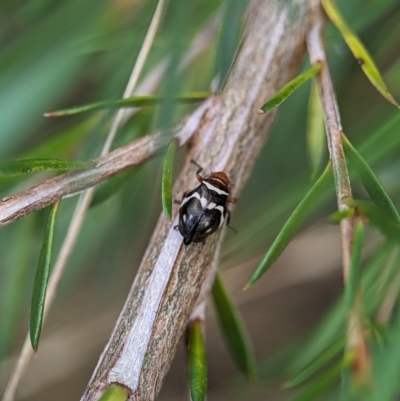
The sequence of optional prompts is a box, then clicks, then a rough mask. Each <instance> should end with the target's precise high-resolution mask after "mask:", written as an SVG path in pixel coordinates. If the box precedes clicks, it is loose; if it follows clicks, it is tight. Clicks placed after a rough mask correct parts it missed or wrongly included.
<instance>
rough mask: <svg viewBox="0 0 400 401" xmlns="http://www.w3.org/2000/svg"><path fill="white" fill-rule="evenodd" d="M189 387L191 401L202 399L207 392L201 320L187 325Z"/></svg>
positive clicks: (200, 400) (202, 400) (201, 400)
mask: <svg viewBox="0 0 400 401" xmlns="http://www.w3.org/2000/svg"><path fill="white" fill-rule="evenodd" d="M189 387H190V394H191V396H192V400H193V401H204V400H205V398H206V392H207V361H206V350H205V344H204V339H203V333H202V324H201V321H199V320H196V321H194V322H192V323H191V325H190V327H189Z"/></svg>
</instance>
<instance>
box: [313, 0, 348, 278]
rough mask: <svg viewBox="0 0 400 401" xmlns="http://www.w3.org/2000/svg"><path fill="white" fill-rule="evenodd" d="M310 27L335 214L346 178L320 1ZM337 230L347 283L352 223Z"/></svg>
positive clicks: (315, 1) (341, 207) (345, 222)
mask: <svg viewBox="0 0 400 401" xmlns="http://www.w3.org/2000/svg"><path fill="white" fill-rule="evenodd" d="M310 6H311V26H310V30H309V32H308V35H307V48H308V52H309V55H310V59H311V63H312V64H315V63H318V62H319V63H320V64H321V72H320V73H319V74H318V76H317V80H318V86H319V91H320V97H321V101H322V107H323V110H324V119H325V126H326V134H327V140H328V148H329V155H330V159H331V161H332V168H333V174H334V177H335V186H336V197H337V204H338V209H339V210H346V209H348V208H349V207H348V206H347V205H346V203H345V202H344V201H345V199H346V198H348V197H351V196H352V194H351V187H350V178H349V174H348V171H347V164H346V159H345V156H344V151H343V146H342V132H343V130H342V124H341V122H340V114H339V107H338V104H337V101H336V96H335V91H334V88H333V85H332V79H331V75H330V72H329V66H328V60H327V56H326V51H325V47H324V41H323V28H324V17H323V14H322V9H321V4H320V0H311V1H310ZM340 230H341V236H342V252H343V277H344V280H345V281H346V280H347V276H348V272H349V266H350V257H351V249H352V244H353V219H352V218H347V219H344V220H342V221H341V223H340Z"/></svg>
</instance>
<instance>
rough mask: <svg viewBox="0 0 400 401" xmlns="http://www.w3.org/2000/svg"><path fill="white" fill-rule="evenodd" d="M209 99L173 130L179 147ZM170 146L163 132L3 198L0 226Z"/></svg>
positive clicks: (196, 125) (207, 104)
mask: <svg viewBox="0 0 400 401" xmlns="http://www.w3.org/2000/svg"><path fill="white" fill-rule="evenodd" d="M212 104H213V99H211V98H210V99H208V100H207V101H206V102H204V103H203V104H202V105H201V106H199V107H198V108H197V109H196V110H195V111H194V112H193V113H192V115H191V116H190V117H189V118H187V119H185V120H184V121H183V122H181V123H179V124H177V125H176V126H175V128H174V129H173V132H175V133H176V134H175V137H176V138H177V140H178V141H179V146H182V145H184V144H185V143H187V141H188V140H189V139H190V138H191V136H192V135H193V134H194V133H195V132H196V130H197V128H198V126H199V124H200V122H201V121H202V119H203V117H204V114H205V113H206V111H207V110H208V109H209V108H210V107H211V106H212ZM165 145H166V142H165V138H164V137H163V136H162V135H161V134H160V133H155V134H153V135H148V136H145V137H143V138H140V139H138V140H136V141H133V142H131V143H130V144H128V145H126V146H123V147H121V148H118V149H116V150H114V151H112V152H111V153H109V154H107V155H105V156H102V157H99V158H98V159H95V160H94V162H95V163H96V167H95V168H93V169H90V170H80V171H73V172H69V173H66V174H62V175H60V176H57V177H54V178H51V179H49V180H47V181H44V182H42V183H40V184H38V185H36V186H35V187H32V188H29V189H27V190H25V191H23V192H20V193H18V194H16V195H13V196H11V197H7V198H4V199H3V200H2V201H0V226H2V225H6V224H9V223H12V222H13V221H15V220H17V219H19V218H21V217H23V216H26V215H27V214H29V213H32V212H35V211H37V210H39V209H42V208H44V207H46V206H48V205H50V204H52V203H54V202H55V201H56V200H58V199H61V198H63V197H65V196H68V195H71V194H72V195H73V194H76V193H79V192H80V191H83V190H85V189H88V188H90V187H93V186H94V185H97V184H99V183H101V182H103V181H105V180H107V179H109V178H111V177H112V176H114V175H115V174H117V173H120V172H122V171H124V170H126V169H128V168H130V167H133V166H136V165H139V164H141V163H143V162H144V161H146V160H147V159H149V158H150V157H152V156H154V155H155V154H157V152H158V151H159V150H160V149H162V148H163V146H165Z"/></svg>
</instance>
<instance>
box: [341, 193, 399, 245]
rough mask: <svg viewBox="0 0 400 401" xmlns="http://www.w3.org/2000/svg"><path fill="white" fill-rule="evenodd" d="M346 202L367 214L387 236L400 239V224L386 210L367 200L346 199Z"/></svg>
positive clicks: (373, 223)
mask: <svg viewBox="0 0 400 401" xmlns="http://www.w3.org/2000/svg"><path fill="white" fill-rule="evenodd" d="M345 202H346V204H347V205H349V206H351V207H355V208H357V211H358V212H359V213H360V214H362V215H363V216H365V217H366V218H367V219H368V220H369V221H370V223H371V224H372V225H373V226H375V227H376V228H378V229H379V230H380V231H381V232H382V234H383V235H385V236H386V237H387V238H390V239H394V240H395V241H400V224H399V223H397V221H394V220H393V218H392V216H390V215H389V214H387V213H386V212H385V211H384V210H382V209H381V208H379V207H378V206H376V205H374V204H373V203H371V202H367V201H361V200H356V199H346V201H345Z"/></svg>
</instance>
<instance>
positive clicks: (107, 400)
mask: <svg viewBox="0 0 400 401" xmlns="http://www.w3.org/2000/svg"><path fill="white" fill-rule="evenodd" d="M128 397H129V394H128V390H127V389H126V388H124V387H122V386H118V384H111V386H110V387H109V388H108V389H107V391H106V392H105V393H104V394H103V395H102V396H101V398H100V399H99V401H126V400H127V399H128Z"/></svg>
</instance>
